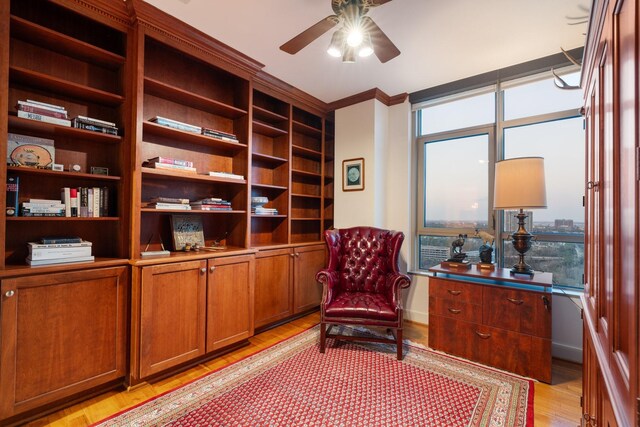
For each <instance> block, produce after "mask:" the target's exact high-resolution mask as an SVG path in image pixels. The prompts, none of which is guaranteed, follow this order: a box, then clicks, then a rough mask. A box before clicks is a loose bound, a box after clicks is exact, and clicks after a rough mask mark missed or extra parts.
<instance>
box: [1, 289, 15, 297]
mask: <svg viewBox="0 0 640 427" xmlns="http://www.w3.org/2000/svg"><path fill="white" fill-rule="evenodd" d="M15 294H16V293H15V291H14V290H13V289H12V290H10V291H7V292H5V294H4V296H5V297H7V298H11V297H12V296H14V295H15Z"/></svg>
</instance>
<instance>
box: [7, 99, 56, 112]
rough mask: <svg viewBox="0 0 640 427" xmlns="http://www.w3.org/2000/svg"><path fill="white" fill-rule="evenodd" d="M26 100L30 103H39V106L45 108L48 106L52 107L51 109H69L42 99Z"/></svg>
mask: <svg viewBox="0 0 640 427" xmlns="http://www.w3.org/2000/svg"><path fill="white" fill-rule="evenodd" d="M23 102H24V101H23ZM26 102H27V103H28V104H32V105H39V106H41V107H43V108H48V109H51V110H59V111H67V109H66V108H64V107H63V106H62V105H55V104H49V103H46V102H42V101H35V100H33V99H27V101H26ZM18 104H20V101H18Z"/></svg>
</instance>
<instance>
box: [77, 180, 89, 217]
mask: <svg viewBox="0 0 640 427" xmlns="http://www.w3.org/2000/svg"><path fill="white" fill-rule="evenodd" d="M79 190H80V200H79V204H78V215H80V216H81V217H83V218H86V217H88V216H89V204H88V202H89V199H88V197H89V193H88V188H87V187H80V189H79Z"/></svg>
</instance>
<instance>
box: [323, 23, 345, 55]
mask: <svg viewBox="0 0 640 427" xmlns="http://www.w3.org/2000/svg"><path fill="white" fill-rule="evenodd" d="M343 46H344V32H343V31H342V30H338V31H336V32H334V33H333V36H331V43H329V47H328V48H327V53H328V54H329V55H331V56H333V57H334V58H340V57H341V56H342V50H343V49H342V48H343Z"/></svg>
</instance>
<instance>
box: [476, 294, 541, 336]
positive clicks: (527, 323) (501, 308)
mask: <svg viewBox="0 0 640 427" xmlns="http://www.w3.org/2000/svg"><path fill="white" fill-rule="evenodd" d="M482 301H483V309H482V316H483V323H484V324H486V325H488V326H493V327H496V328H501V329H506V330H510V331H514V332H520V333H523V334H528V335H534V336H537V337H541V338H551V294H546V293H542V292H529V291H522V290H517V289H507V288H505V289H502V288H498V287H495V286H486V287H484V295H483V299H482Z"/></svg>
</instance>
